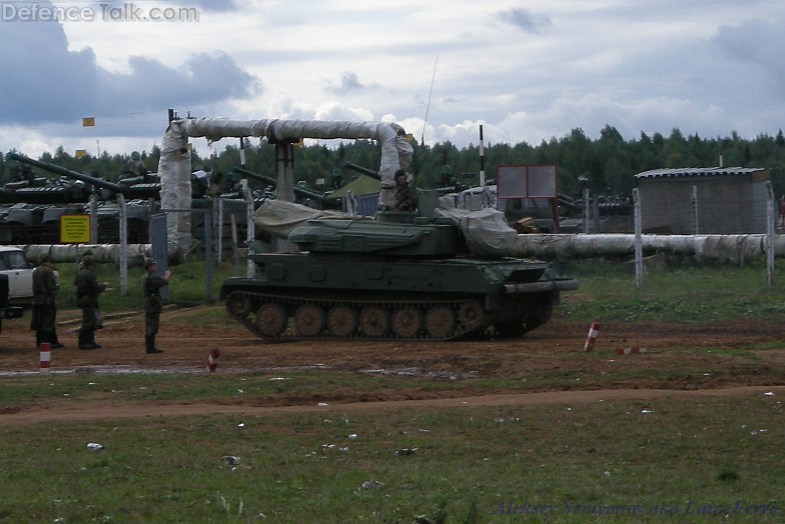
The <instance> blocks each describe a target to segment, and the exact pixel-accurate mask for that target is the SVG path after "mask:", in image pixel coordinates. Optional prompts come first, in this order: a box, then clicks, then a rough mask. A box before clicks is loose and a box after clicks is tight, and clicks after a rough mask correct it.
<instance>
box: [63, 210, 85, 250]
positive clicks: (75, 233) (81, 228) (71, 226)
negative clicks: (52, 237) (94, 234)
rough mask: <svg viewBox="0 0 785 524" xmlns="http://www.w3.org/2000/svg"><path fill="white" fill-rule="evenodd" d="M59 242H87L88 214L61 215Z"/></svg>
mask: <svg viewBox="0 0 785 524" xmlns="http://www.w3.org/2000/svg"><path fill="white" fill-rule="evenodd" d="M60 243H61V244H89V243H90V215H61V216H60Z"/></svg>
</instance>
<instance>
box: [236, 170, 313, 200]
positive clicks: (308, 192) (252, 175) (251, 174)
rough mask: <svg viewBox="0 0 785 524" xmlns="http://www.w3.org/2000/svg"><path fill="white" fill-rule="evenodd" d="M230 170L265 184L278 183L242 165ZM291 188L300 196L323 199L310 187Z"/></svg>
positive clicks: (272, 184) (274, 184)
mask: <svg viewBox="0 0 785 524" xmlns="http://www.w3.org/2000/svg"><path fill="white" fill-rule="evenodd" d="M232 171H233V172H235V173H237V174H238V175H241V176H244V177H248V178H254V179H256V180H259V181H261V182H264V183H265V184H270V185H271V186H273V187H275V186H276V185H277V183H278V181H277V180H275V179H274V178H272V177H269V176H266V175H261V174H259V173H254V172H253V171H248V170H247V169H245V168H243V167H237V166H234V167H232ZM293 189H294V192H295V193H297V194H298V195H300V196H301V197H305V198H313V199H316V200H319V201H321V200H323V199H324V195H323V194H322V193H317V192H316V191H311V190H310V189H306V188H304V187H300V186H297V185H295V186H294V188H293Z"/></svg>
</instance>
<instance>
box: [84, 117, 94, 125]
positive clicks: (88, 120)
mask: <svg viewBox="0 0 785 524" xmlns="http://www.w3.org/2000/svg"><path fill="white" fill-rule="evenodd" d="M93 126H95V117H94V116H86V117H84V118H82V127H93Z"/></svg>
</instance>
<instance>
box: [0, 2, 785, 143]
mask: <svg viewBox="0 0 785 524" xmlns="http://www.w3.org/2000/svg"><path fill="white" fill-rule="evenodd" d="M0 7H2V13H1V14H2V19H0V151H2V152H6V151H9V150H11V149H15V150H17V151H19V152H22V153H24V154H27V155H30V156H33V157H38V156H39V155H40V154H41V153H43V152H45V151H49V152H53V151H54V150H55V149H56V148H57V147H58V146H63V147H64V148H65V150H66V151H68V152H69V153H71V154H73V151H75V150H76V149H86V150H88V152H90V153H91V154H95V152H96V151H108V152H109V153H110V154H117V153H119V154H125V153H130V152H131V151H132V150H139V151H141V150H147V151H149V150H150V149H151V148H152V147H153V146H154V145H156V144H160V142H161V136H162V134H163V131H164V129H165V127H166V118H167V109H168V108H172V109H174V110H175V111H177V112H178V113H179V114H180V115H182V116H185V115H186V114H189V113H190V114H191V115H193V116H197V117H208V118H216V117H228V118H235V119H242V120H258V119H268V118H282V119H317V120H358V121H380V120H383V121H395V122H398V123H400V124H401V125H403V126H404V127H405V128H406V130H407V131H408V132H410V133H411V134H413V135H414V136H415V137H416V138H417V140H418V141H420V140H421V139H423V138H424V139H425V142H426V143H434V142H443V141H445V140H449V141H451V142H453V143H454V144H456V145H458V146H459V147H462V146H465V145H468V144H470V143H473V144H477V143H478V130H479V125H480V124H483V125H484V136H485V141H486V143H499V142H507V143H510V144H515V143H518V142H522V141H525V142H528V143H530V144H534V145H536V144H539V142H540V141H542V140H548V139H549V138H551V137H562V136H564V135H566V134H568V133H569V132H570V130H572V129H574V128H581V129H583V131H584V132H585V133H586V135H587V136H589V137H591V138H596V137H597V136H598V134H599V131H600V130H601V129H602V128H603V127H604V126H605V125H606V124H607V125H611V126H613V127H615V128H616V129H618V130H619V132H621V134H622V135H623V136H624V137H625V139H628V140H629V139H633V138H637V137H639V136H640V133H641V132H645V133H647V134H649V135H651V134H652V133H655V132H659V133H662V134H664V135H668V134H670V132H671V130H672V129H673V128H679V129H680V130H681V131H682V133H684V134H695V133H697V134H698V135H699V136H701V137H703V138H711V137H716V136H723V137H724V136H728V135H730V134H731V133H732V132H733V131H736V132H737V133H739V134H740V135H741V136H742V137H745V138H753V137H755V136H756V135H758V134H761V133H766V134H769V135H774V134H776V133H777V131H778V130H779V129H781V128H783V127H785V126H784V125H783V116H785V31H784V30H783V29H782V28H783V27H785V2H783V1H782V0H767V1H763V0H748V1H746V2H739V1H738V0H501V1H500V0H484V1H483V2H477V1H476V0H449V1H448V0H430V1H427V2H424V1H422V0H398V1H396V2H389V3H384V2H360V1H358V0H318V1H317V0H182V2H157V1H149V0H137V1H134V2H115V1H109V0H99V1H92V2H68V1H54V2H0ZM55 15H58V16H59V17H60V18H61V20H52V19H53V18H54V16H55ZM150 18H158V19H161V20H159V21H152V20H150ZM86 116H92V117H95V120H96V125H95V127H89V128H83V127H82V126H81V119H82V117H86ZM426 117H427V118H426ZM228 144H235V141H233V139H229V140H226V139H225V140H222V141H220V142H218V143H216V144H214V145H213V146H212V147H213V148H215V149H217V150H222V149H223V148H224V147H225V146H226V145H228ZM195 145H196V147H197V150H198V151H199V152H200V153H201V154H206V153H209V150H208V149H209V148H208V146H207V145H206V143H201V144H200V143H195Z"/></svg>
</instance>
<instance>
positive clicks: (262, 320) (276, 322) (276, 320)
mask: <svg viewBox="0 0 785 524" xmlns="http://www.w3.org/2000/svg"><path fill="white" fill-rule="evenodd" d="M288 323H289V315H287V314H286V309H285V308H284V307H283V306H282V305H281V304H275V303H273V302H268V303H267V304H264V305H263V306H262V307H260V308H259V311H257V312H256V328H257V329H258V330H259V332H260V333H261V334H262V335H264V336H266V337H277V336H279V335H281V334H282V333H283V332H284V331H286V327H287V325H288Z"/></svg>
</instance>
